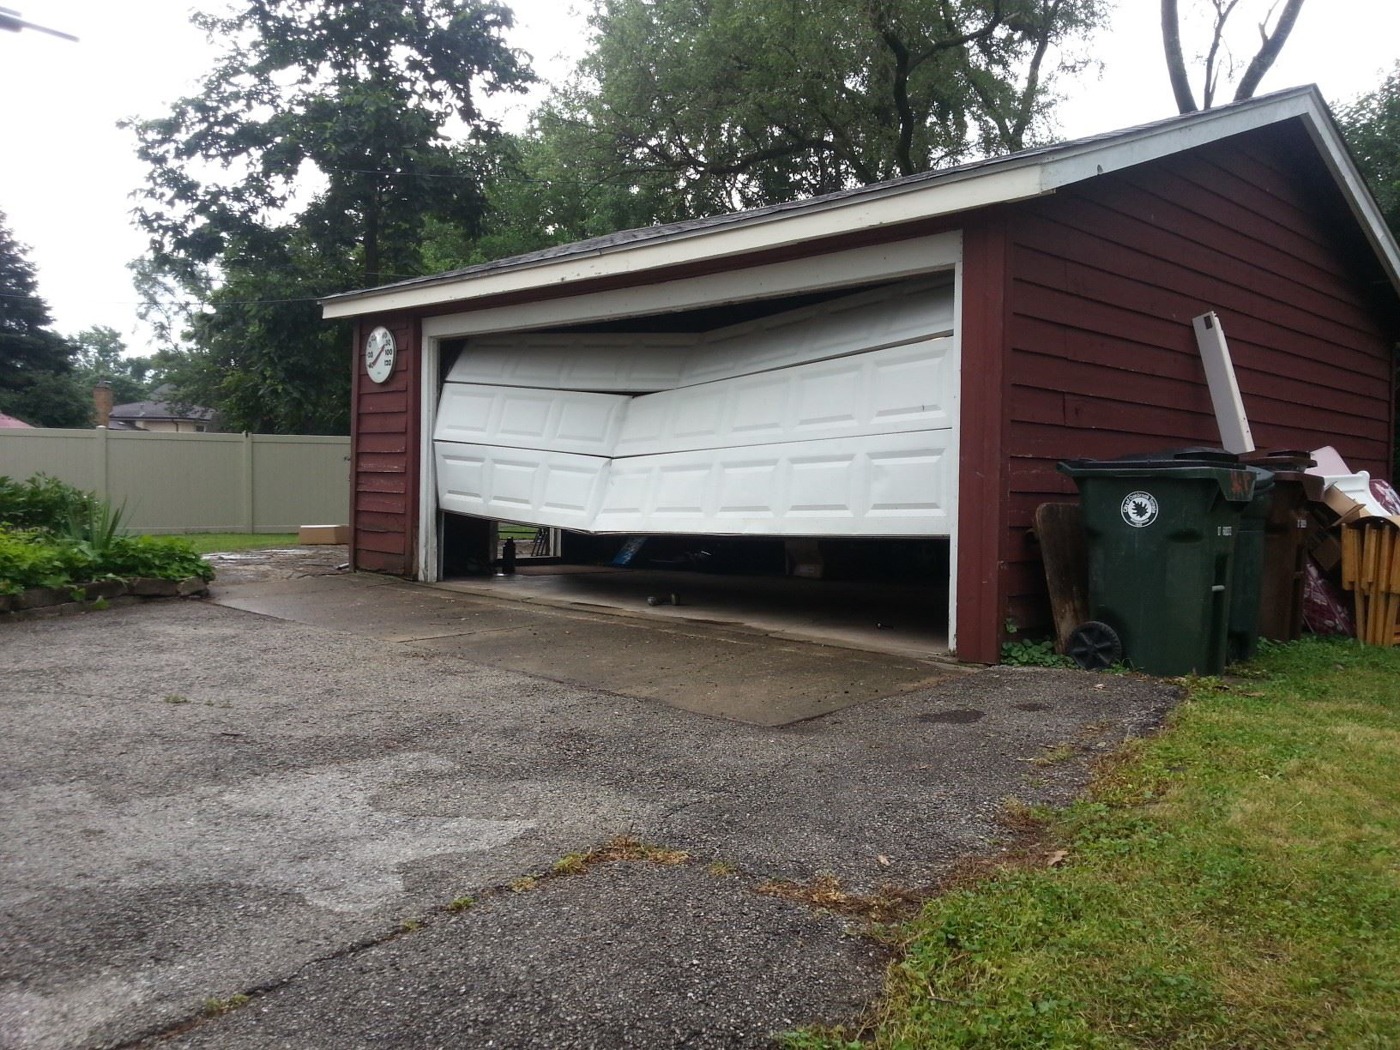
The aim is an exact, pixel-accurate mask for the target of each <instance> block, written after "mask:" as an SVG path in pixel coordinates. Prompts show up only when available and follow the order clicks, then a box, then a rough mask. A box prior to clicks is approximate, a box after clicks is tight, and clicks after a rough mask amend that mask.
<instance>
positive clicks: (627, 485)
mask: <svg viewBox="0 0 1400 1050" xmlns="http://www.w3.org/2000/svg"><path fill="white" fill-rule="evenodd" d="M950 441H951V434H950V433H949V432H947V431H929V432H923V433H912V434H887V435H875V436H871V437H862V438H853V439H845V438H839V439H838V438H833V439H828V440H826V441H803V442H791V443H787V444H781V445H767V446H763V447H762V448H761V449H716V450H706V451H701V452H677V453H669V454H664V455H657V456H636V457H632V458H630V459H618V460H614V461H613V462H612V466H611V468H610V476H609V480H608V483H607V485H606V487H605V491H604V495H603V504H602V508H601V509H600V510H599V512H598V516H597V519H596V527H595V529H594V530H593V531H596V532H631V533H645V532H697V533H717V534H753V535H775V536H783V535H787V536H814V535H819V536H880V535H887V536H946V535H949V534H950V533H949V531H948V530H949V529H950V528H951V526H952V521H953V517H954V498H955V493H954V487H953V484H952V480H953V479H952V474H951V472H950V471H949V469H948V468H949V458H948V456H947V450H948V448H949V444H950ZM877 477H878V483H877V481H876V479H877Z"/></svg>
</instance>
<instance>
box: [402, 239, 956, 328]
mask: <svg viewBox="0 0 1400 1050" xmlns="http://www.w3.org/2000/svg"><path fill="white" fill-rule="evenodd" d="M961 261H962V232H961V231H960V230H955V231H952V232H949V233H938V234H933V235H931V236H928V237H915V238H911V239H909V240H903V241H893V242H891V243H889V244H874V245H868V246H866V247H864V248H852V249H849V250H847V251H844V252H832V253H830V254H828V255H819V256H816V257H814V258H811V259H796V260H793V261H790V262H781V263H769V264H767V265H765V266H753V267H749V268H748V269H739V270H731V271H728V272H725V273H714V274H706V275H704V276H701V277H686V278H682V279H680V280H675V281H666V282H664V283H662V284H649V285H643V286H642V287H640V288H617V289H612V290H610V291H606V292H593V293H591V294H587V295H576V296H572V297H569V298H564V299H547V300H545V301H543V302H536V303H521V304H519V305H516V306H498V307H494V308H492V309H488V310H475V311H472V312H469V313H459V314H448V315H445V316H442V317H427V318H424V319H423V335H424V336H425V337H429V338H435V339H449V338H454V337H457V336H465V335H479V334H481V333H484V332H511V331H526V330H528V329H532V328H550V327H555V326H558V325H563V324H570V325H573V324H588V323H590V322H593V321H606V320H615V319H618V318H622V317H644V316H647V315H650V314H658V313H668V312H673V311H677V310H688V309H694V308H697V307H705V306H717V305H721V304H728V303H739V302H745V301H748V300H753V299H769V298H773V297H775V296H780V295H790V294H794V293H798V292H816V291H823V290H825V289H830V288H844V287H849V286H851V285H853V284H858V283H869V282H872V281H884V280H897V279H899V278H904V277H914V276H917V275H920V274H927V273H931V272H934V271H937V270H949V271H951V270H952V269H953V267H954V266H956V265H957V264H958V263H959V262H961Z"/></svg>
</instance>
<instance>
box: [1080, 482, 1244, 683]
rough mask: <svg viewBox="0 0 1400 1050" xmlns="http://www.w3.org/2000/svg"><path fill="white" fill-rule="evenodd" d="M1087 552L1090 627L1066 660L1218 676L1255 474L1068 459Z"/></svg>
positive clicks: (1084, 629)
mask: <svg viewBox="0 0 1400 1050" xmlns="http://www.w3.org/2000/svg"><path fill="white" fill-rule="evenodd" d="M1059 470H1060V471H1061V472H1062V473H1064V474H1067V475H1068V476H1069V477H1071V478H1073V479H1074V480H1075V483H1076V484H1077V485H1078V486H1079V493H1080V497H1081V504H1082V511H1083V517H1084V532H1085V539H1086V541H1087V546H1088V555H1089V607H1090V616H1091V617H1092V620H1091V621H1089V622H1088V623H1085V624H1081V625H1080V626H1079V627H1077V628H1076V629H1075V631H1074V633H1073V635H1072V636H1071V638H1070V644H1069V655H1071V656H1072V657H1073V658H1074V660H1075V662H1076V663H1078V664H1080V666H1082V667H1103V666H1108V665H1109V664H1112V663H1115V662H1117V661H1118V660H1120V659H1125V660H1126V661H1127V662H1128V663H1129V664H1131V665H1132V666H1133V667H1136V668H1138V669H1139V670H1142V671H1147V672H1148V673H1150V674H1159V675H1183V674H1191V673H1196V674H1219V673H1220V671H1221V670H1223V669H1224V666H1225V658H1226V642H1227V631H1228V627H1229V613H1230V582H1231V571H1232V568H1233V558H1234V548H1235V532H1236V529H1237V528H1238V526H1239V520H1240V513H1241V511H1242V510H1243V509H1244V507H1245V505H1246V504H1248V503H1249V501H1250V499H1251V497H1252V496H1253V494H1254V475H1253V474H1251V473H1250V471H1249V470H1247V469H1246V468H1243V467H1240V466H1238V465H1230V464H1226V463H1216V462H1206V461H1202V462H1192V461H1189V460H1180V459H1171V458H1163V459H1138V460H1071V461H1067V462H1064V463H1061V464H1060V465H1059Z"/></svg>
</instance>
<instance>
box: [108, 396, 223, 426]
mask: <svg viewBox="0 0 1400 1050" xmlns="http://www.w3.org/2000/svg"><path fill="white" fill-rule="evenodd" d="M109 418H111V419H115V420H121V421H128V420H129V421H132V422H141V421H146V420H149V421H163V422H180V423H207V422H209V421H210V420H211V419H213V418H214V410H213V409H212V408H201V407H200V406H198V405H180V406H178V407H177V406H175V405H171V404H168V403H167V402H165V401H133V402H131V404H129V405H113V406H112V414H111V416H110V417H109Z"/></svg>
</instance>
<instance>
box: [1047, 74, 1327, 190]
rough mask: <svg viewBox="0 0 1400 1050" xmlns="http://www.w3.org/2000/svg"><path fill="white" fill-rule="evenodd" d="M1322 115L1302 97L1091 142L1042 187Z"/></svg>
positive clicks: (1055, 164) (1057, 162) (1070, 154)
mask: <svg viewBox="0 0 1400 1050" xmlns="http://www.w3.org/2000/svg"><path fill="white" fill-rule="evenodd" d="M1316 112H1317V110H1316V103H1315V101H1314V96H1313V95H1311V94H1305V93H1302V92H1300V93H1298V94H1296V95H1288V96H1285V97H1283V98H1280V99H1276V100H1273V101H1271V102H1268V103H1261V104H1260V105H1258V106H1256V107H1250V108H1244V109H1233V108H1231V109H1224V110H1205V111H1204V112H1202V113H1198V114H1196V115H1195V116H1194V117H1193V118H1192V119H1191V120H1189V121H1185V122H1183V123H1181V124H1176V125H1173V126H1171V127H1167V128H1152V127H1147V128H1143V129H1141V130H1140V131H1138V132H1136V133H1132V134H1127V135H1121V136H1114V138H1113V140H1112V141H1111V142H1107V143H1093V142H1089V143H1085V144H1084V145H1083V146H1081V147H1079V148H1078V149H1070V150H1067V151H1065V152H1063V153H1060V154H1057V155H1056V156H1055V157H1053V158H1051V159H1049V160H1047V161H1046V162H1045V163H1044V164H1042V165H1041V166H1040V176H1041V186H1042V188H1043V189H1045V190H1047V191H1049V190H1056V189H1059V188H1060V187H1062V186H1068V185H1070V184H1071V183H1075V182H1083V181H1084V180H1085V179H1092V178H1094V177H1095V176H1097V175H1107V174H1108V173H1109V172H1114V171H1122V170H1124V169H1125V168H1132V167H1136V166H1137V165H1139V164H1146V163H1148V162H1150V161H1154V160H1161V159H1162V158H1163V157H1170V156H1172V155H1174V154H1177V153H1184V152H1186V151H1187V150H1190V149H1195V148H1196V147H1198V146H1206V145H1209V144H1210V143H1212V142H1218V141H1220V140H1221V139H1225V138H1229V137H1230V136H1232V135H1240V134H1243V133H1244V132H1246V131H1253V130H1255V129H1256V128H1262V127H1267V126H1268V125H1270V124H1275V123H1277V122H1279V121H1281V120H1287V119H1288V118H1290V117H1301V116H1308V115H1316Z"/></svg>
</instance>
